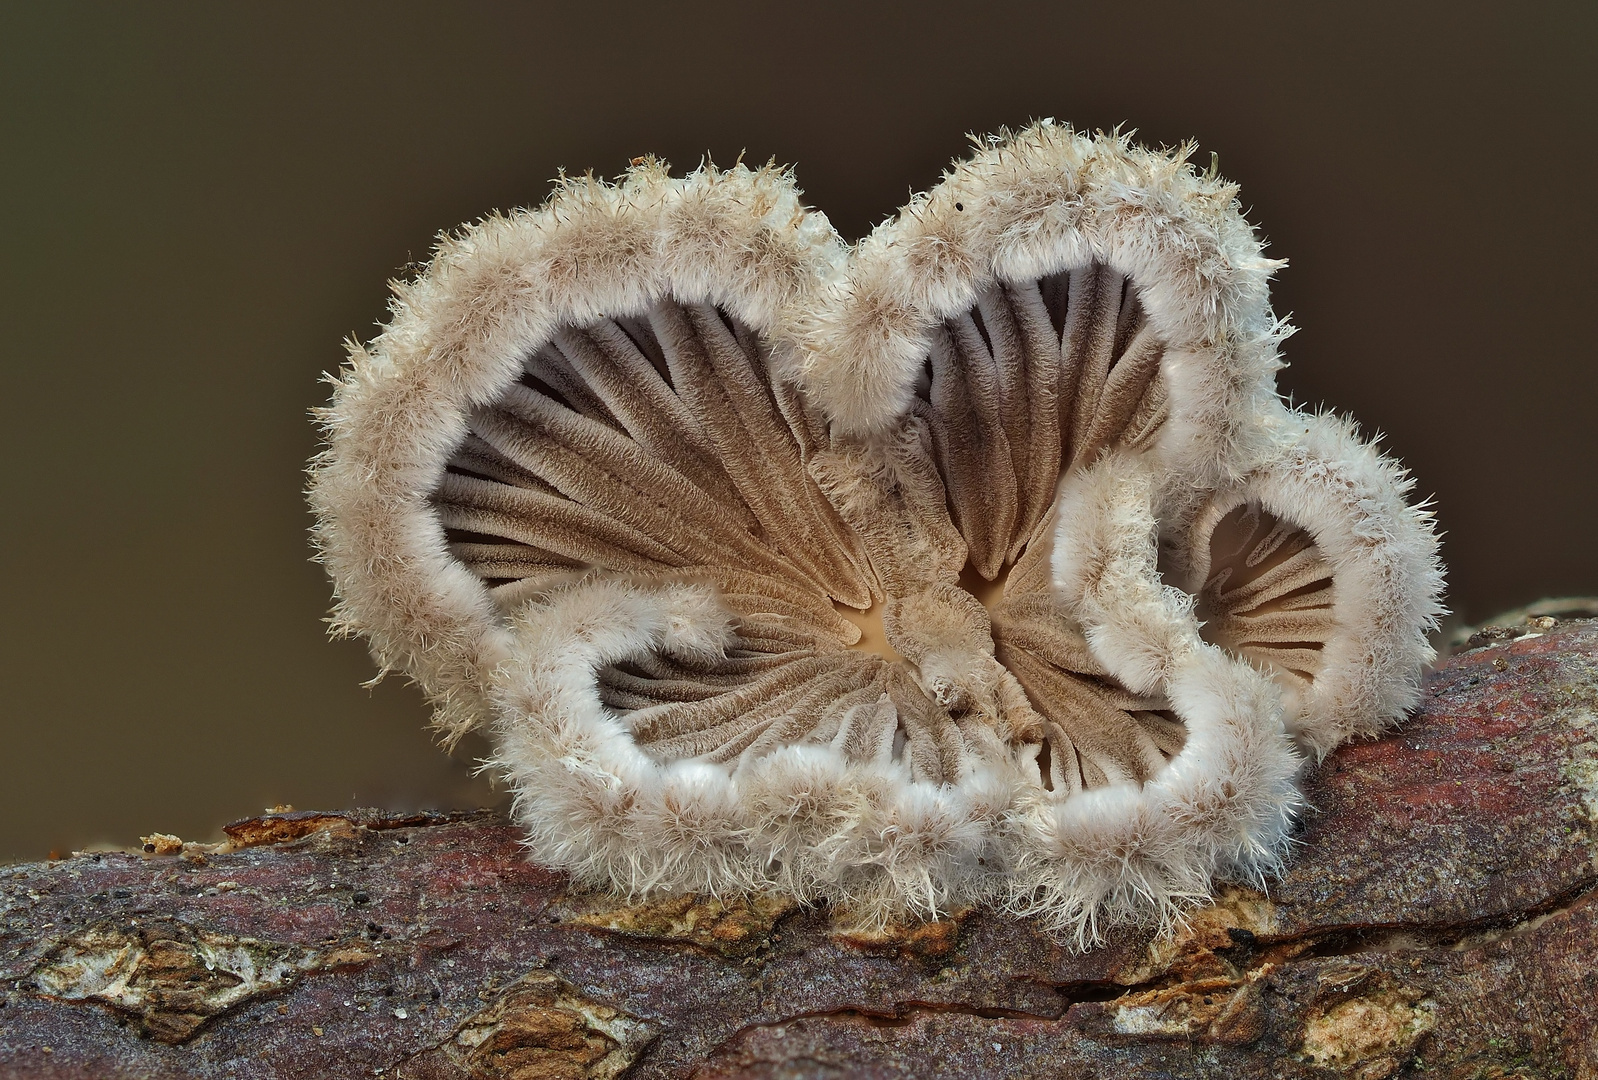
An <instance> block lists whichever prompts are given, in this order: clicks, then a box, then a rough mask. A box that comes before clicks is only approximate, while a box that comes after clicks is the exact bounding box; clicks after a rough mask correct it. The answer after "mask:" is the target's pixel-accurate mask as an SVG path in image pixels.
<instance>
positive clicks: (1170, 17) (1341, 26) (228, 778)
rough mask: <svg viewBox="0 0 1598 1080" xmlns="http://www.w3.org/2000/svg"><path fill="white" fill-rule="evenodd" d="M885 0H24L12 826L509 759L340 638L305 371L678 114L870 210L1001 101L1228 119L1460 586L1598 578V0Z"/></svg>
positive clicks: (437, 798)
mask: <svg viewBox="0 0 1598 1080" xmlns="http://www.w3.org/2000/svg"><path fill="white" fill-rule="evenodd" d="M856 6H857V5H838V6H836V7H833V6H825V5H815V4H792V3H790V4H786V5H769V6H760V7H758V8H757V7H756V6H755V5H747V6H742V5H737V6H734V5H729V6H725V7H709V6H702V7H701V6H694V5H667V4H655V5H648V6H641V7H639V8H637V9H632V8H628V7H624V6H621V5H617V4H606V5H599V4H588V5H578V4H563V5H560V6H558V7H557V6H556V5H553V4H549V5H540V4H521V5H509V4H506V5H487V4H477V5H472V6H470V7H466V6H457V5H436V6H435V5H412V6H407V5H400V4H394V3H383V4H372V5H367V6H358V5H338V6H336V8H335V7H334V6H332V5H323V4H305V5H297V6H296V5H284V4H272V5H260V6H258V7H255V8H253V9H252V8H247V7H235V6H229V7H221V6H216V7H212V6H201V5H194V6H152V5H140V6H137V7H134V6H127V7H111V6H105V7H84V6H73V5H38V6H36V7H33V8H31V9H30V8H24V7H22V6H21V5H15V6H11V7H8V8H6V9H5V11H4V12H3V13H0V125H3V126H0V140H3V142H0V185H3V190H0V220H3V225H4V235H3V239H0V266H3V274H4V283H3V288H0V304H3V305H4V307H3V311H0V315H3V318H4V337H3V339H0V340H3V342H4V345H3V353H0V377H3V380H4V384H3V385H4V390H3V395H0V406H3V408H4V423H3V424H0V439H3V440H4V443H5V445H4V450H5V457H4V460H5V462H6V468H5V469H4V471H3V474H0V485H3V488H0V500H3V501H0V505H3V506H4V508H5V510H4V518H3V519H0V521H3V526H4V528H3V534H0V535H3V538H0V590H3V591H0V596H3V600H0V604H3V608H0V615H3V618H0V635H3V638H0V678H3V698H0V701H3V704H0V737H3V741H0V747H3V749H0V858H6V857H25V856H26V857H33V856H40V855H42V854H44V853H45V852H46V851H48V850H49V849H51V848H58V849H63V850H64V849H67V848H70V847H81V846H84V845H86V844H89V843H91V842H115V843H129V842H132V841H134V839H135V838H136V837H137V835H138V834H139V833H141V832H149V831H152V830H156V829H160V830H163V831H169V832H177V833H180V834H182V835H185V836H188V837H190V838H195V837H205V836H208V835H211V834H213V833H214V832H215V830H216V827H217V826H218V824H219V823H220V822H222V821H224V820H226V819H229V818H233V817H238V816H241V815H244V814H247V813H251V812H255V811H258V810H259V809H260V808H261V807H263V806H265V805H267V804H270V803H278V802H292V803H295V804H297V805H299V806H301V807H309V806H316V807H333V806H340V805H348V804H351V803H356V802H361V803H372V802H375V803H383V804H387V805H390V806H395V807H405V806H414V805H420V804H428V805H459V804H472V803H476V802H479V801H481V800H485V799H489V798H492V797H494V796H493V795H492V793H491V792H490V790H489V788H488V786H487V785H486V783H485V782H484V781H483V780H481V779H473V778H472V777H471V775H470V770H469V765H470V757H471V755H472V754H474V753H475V754H480V753H481V752H482V746H481V744H478V745H475V746H468V747H467V748H466V750H465V751H463V752H461V753H458V754H457V756H456V759H454V760H451V759H449V758H447V757H445V756H444V755H443V754H441V753H439V752H438V751H437V750H435V749H434V748H432V747H431V746H430V745H429V740H428V737H427V735H426V734H425V732H424V731H423V721H424V720H425V716H426V713H425V710H424V708H423V705H422V703H421V701H420V698H419V696H418V695H417V693H416V692H415V691H414V690H413V689H410V688H408V687H406V686H404V685H403V684H402V683H401V682H399V681H398V680H393V681H390V682H388V683H385V684H382V685H380V686H378V687H377V688H376V689H375V690H372V691H368V690H365V689H362V688H360V686H358V683H359V682H360V681H361V680H363V679H365V678H367V677H368V676H369V675H370V674H371V666H370V663H369V661H368V660H367V658H366V656H365V653H364V650H363V649H362V647H361V646H360V645H358V644H351V643H329V642H327V641H325V640H324V639H323V636H322V626H321V623H320V621H319V620H320V618H321V617H322V615H323V613H324V611H325V608H326V606H327V602H328V591H327V587H326V583H325V582H324V580H323V578H322V575H321V572H320V570H319V569H317V568H316V567H315V566H313V565H311V564H310V563H309V562H307V556H308V548H307V544H306V537H305V530H306V527H307V524H308V517H307V514H306V511H305V508H304V505H303V502H302V499H301V496H300V488H301V484H302V476H301V469H302V467H303V463H304V461H305V459H306V458H308V457H309V456H310V455H311V453H312V452H313V451H314V449H315V436H314V434H313V431H312V428H311V425H310V423H309V421H308V420H307V418H306V412H307V410H308V409H309V408H310V407H311V406H313V405H315V404H317V403H319V402H320V401H322V400H323V399H324V398H325V396H326V388H325V387H324V386H322V385H321V384H320V383H319V382H318V376H319V374H320V373H321V372H322V371H324V370H327V369H329V368H332V367H334V366H336V365H337V364H338V363H339V362H340V358H341V350H340V345H339V343H340V340H341V339H342V338H344V337H345V336H347V335H350V334H356V335H360V336H362V337H366V336H370V335H371V334H372V333H373V325H374V323H375V322H377V321H378V320H380V319H381V318H382V316H383V313H384V302H385V287H384V282H385V280H386V279H387V278H389V277H390V276H393V275H395V274H396V273H401V272H404V268H406V267H407V266H408V265H410V264H411V263H412V261H413V260H422V259H425V257H426V255H427V252H428V250H429V247H430V244H431V237H432V236H433V234H434V233H436V232H437V231H438V230H440V229H443V228H447V227H449V226H452V225H454V224H456V223H458V222H460V221H463V220H467V219H470V218H473V217H476V216H479V215H481V214H482V213H484V212H486V211H488V210H490V209H493V208H496V207H498V208H503V207H511V206H517V205H527V204H531V203H536V202H538V201H539V200H540V199H541V198H542V197H543V195H544V194H545V192H546V190H547V179H548V178H549V177H550V176H552V175H554V174H555V172H556V170H557V169H560V168H566V169H568V170H571V171H582V170H584V169H587V168H593V169H594V170H596V171H597V172H600V173H602V174H606V175H610V174H614V173H616V172H619V171H620V170H621V169H622V168H624V167H625V165H626V162H627V160H628V159H629V158H631V157H633V156H635V155H638V154H642V153H646V152H653V153H656V154H659V155H662V156H664V157H666V158H667V159H669V160H671V161H673V162H675V163H676V164H677V165H678V166H679V167H680V168H692V167H693V166H694V165H696V164H697V163H698V161H699V159H700V156H701V154H702V153H704V152H705V151H709V152H710V154H711V155H712V156H713V157H714V158H715V159H716V160H717V161H720V162H724V163H725V162H730V161H731V160H733V159H734V158H736V157H737V155H738V153H739V152H740V150H747V152H748V156H749V157H750V158H751V159H756V160H760V161H764V160H765V159H766V158H768V157H772V156H775V157H776V158H777V159H778V160H780V161H787V162H793V163H794V164H795V165H796V166H797V168H798V175H799V179H800V182H801V184H803V185H804V187H805V189H806V192H807V195H808V198H809V199H810V201H811V202H813V203H814V204H815V205H817V206H819V207H820V208H822V209H824V210H825V211H826V213H827V214H828V215H829V216H830V217H831V219H832V220H833V222H834V223H835V224H836V225H837V226H838V227H839V229H840V230H841V231H842V232H843V233H844V234H845V235H846V236H849V237H858V236H859V235H860V234H862V233H863V232H865V231H866V230H868V229H869V228H870V227H871V225H872V224H874V223H875V222H877V221H878V220H880V219H881V218H883V217H884V216H886V215H887V214H889V213H890V212H892V211H893V210H894V209H895V208H896V207H897V206H898V205H899V204H900V202H902V201H903V199H904V197H905V196H906V194H907V193H908V191H909V190H910V189H912V188H921V187H925V186H926V185H928V184H929V183H931V182H933V181H935V180H936V178H937V176H938V174H939V171H940V169H941V168H942V166H943V165H944V163H945V162H946V161H947V160H948V159H949V158H951V157H953V156H956V155H959V154H961V153H962V152H963V147H964V134H963V133H964V132H966V131H987V130H991V129H993V128H996V127H998V126H1000V125H1003V124H1018V123H1022V122H1025V121H1026V120H1027V119H1029V118H1031V117H1035V116H1045V115H1052V116H1055V117H1058V118H1060V119H1062V120H1069V121H1071V122H1073V123H1075V124H1077V125H1079V126H1085V127H1106V128H1107V127H1110V126H1112V125H1114V124H1117V123H1122V122H1124V123H1126V124H1128V125H1129V126H1134V127H1137V128H1138V129H1139V134H1140V138H1142V139H1143V140H1144V141H1146V142H1151V143H1175V142H1177V141H1180V140H1182V139H1184V138H1187V137H1190V136H1191V137H1195V138H1197V139H1198V140H1200V145H1201V150H1200V153H1199V160H1200V161H1201V163H1203V164H1208V161H1209V154H1210V152H1211V151H1214V152H1216V153H1218V154H1219V156H1220V167H1221V171H1222V172H1223V173H1224V174H1225V175H1227V176H1228V177H1230V178H1232V179H1234V180H1237V181H1239V182H1240V183H1241V184H1242V185H1243V192H1244V203H1245V205H1246V206H1247V208H1248V212H1249V216H1250V219H1251V220H1252V221H1255V222H1257V223H1258V224H1260V226H1261V227H1262V228H1263V230H1264V231H1265V233H1266V234H1267V235H1268V236H1269V238H1270V240H1271V249H1270V250H1271V253H1272V254H1275V255H1278V256H1287V257H1290V258H1291V260H1292V266H1291V268H1290V269H1288V270H1286V271H1284V272H1283V273H1282V274H1281V276H1280V277H1279V279H1278V286H1277V288H1276V291H1275V305H1276V308H1277V311H1278V312H1279V313H1288V312H1290V313H1292V315H1293V319H1294V322H1295V323H1296V324H1297V325H1298V326H1299V327H1301V328H1302V329H1301V332H1300V333H1299V334H1298V335H1297V336H1296V337H1294V338H1293V339H1292V340H1291V341H1290V342H1289V343H1288V345H1287V354H1288V358H1289V359H1290V360H1291V361H1292V362H1293V367H1292V368H1291V369H1290V370H1289V371H1287V372H1285V373H1284V375H1283V379H1282V384H1283V387H1284V389H1285V390H1286V391H1288V392H1290V393H1291V394H1292V395H1293V396H1294V397H1295V399H1296V400H1298V401H1300V402H1304V403H1317V404H1318V403H1325V404H1326V405H1328V406H1331V407H1335V408H1337V409H1339V410H1343V411H1347V412H1350V413H1352V414H1354V415H1355V416H1358V417H1359V418H1360V419H1361V420H1362V421H1363V422H1364V423H1365V424H1366V425H1367V427H1368V428H1369V429H1380V430H1382V431H1383V432H1385V433H1386V435H1387V440H1388V446H1389V448H1390V449H1391V450H1392V451H1393V452H1396V453H1397V454H1399V455H1400V456H1402V457H1403V459H1404V460H1405V461H1406V462H1407V463H1408V464H1409V465H1410V466H1411V467H1412V468H1413V470H1414V471H1415V473H1416V474H1417V475H1418V476H1419V486H1420V488H1421V490H1422V491H1424V492H1427V493H1431V492H1435V493H1436V496H1437V501H1438V507H1439V513H1440V516H1441V519H1442V523H1443V526H1444V527H1445V528H1446V530H1447V532H1448V536H1447V541H1446V551H1445V554H1446V558H1447V560H1448V563H1449V565H1450V593H1451V601H1452V603H1453V605H1454V607H1455V609H1456V611H1458V612H1459V613H1460V614H1461V615H1462V616H1463V617H1464V618H1467V619H1472V620H1474V619H1479V618H1482V617H1485V616H1487V615H1490V614H1492V613H1493V612H1494V611H1496V610H1499V609H1501V608H1504V607H1508V606H1511V605H1514V604H1518V603H1521V602H1524V601H1528V600H1532V599H1535V598H1536V597H1538V596H1542V595H1547V594H1570V593H1582V592H1585V593H1598V565H1595V562H1594V560H1593V557H1592V553H1593V543H1592V539H1591V537H1592V535H1593V531H1594V528H1595V526H1598V511H1595V508H1594V494H1595V491H1594V489H1595V483H1594V479H1593V469H1594V465H1595V463H1598V462H1595V459H1598V434H1595V423H1594V421H1595V419H1598V376H1595V373H1594V364H1593V359H1594V357H1593V344H1592V335H1591V332H1590V330H1589V328H1588V324H1589V320H1590V318H1591V316H1590V312H1591V309H1592V307H1593V301H1592V292H1593V289H1592V286H1593V277H1594V276H1593V272H1592V269H1591V266H1592V263H1591V259H1592V252H1593V246H1594V240H1595V232H1598V230H1595V228H1594V220H1593V206H1594V195H1593V187H1594V183H1593V181H1594V176H1595V175H1598V172H1595V162H1594V156H1595V147H1598V137H1595V136H1598V130H1595V124H1594V100H1595V92H1594V87H1595V85H1598V80H1595V79H1594V77H1593V72H1594V69H1595V65H1594V59H1595V57H1594V51H1595V50H1594V42H1598V33H1595V31H1598V25H1595V19H1594V15H1593V12H1594V10H1595V9H1594V8H1593V7H1592V5H1590V4H1569V5H1547V6H1541V7H1535V6H1528V5H1498V6H1496V8H1497V9H1495V6H1493V5H1479V6H1470V5H1458V4H1435V5H1429V6H1427V5H1391V4H1379V5H1370V6H1366V7H1361V6H1358V5H1335V6H1334V5H1280V4H1265V3H1260V4H1253V3H1236V4H1230V5H1224V6H1223V5H1211V4H1188V3H1181V4H1163V3H1162V4H1150V3H1137V4H1132V3H1129V4H1096V5H1091V6H1088V5H1082V6H1080V7H1078V8H1073V7H1072V6H1071V5H1067V4H1062V3H1059V2H1051V3H1045V4H1036V5H1024V4H1009V5H1000V4H991V3H970V4H968V5H964V6H955V5H928V4H919V5H905V6H904V7H902V8H900V9H898V10H896V11H890V10H886V9H882V10H878V9H875V8H873V9H872V10H871V11H870V12H861V11H856V10H854V9H855V7H856ZM858 6H861V7H864V6H865V5H858ZM579 9H580V10H579Z"/></svg>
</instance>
